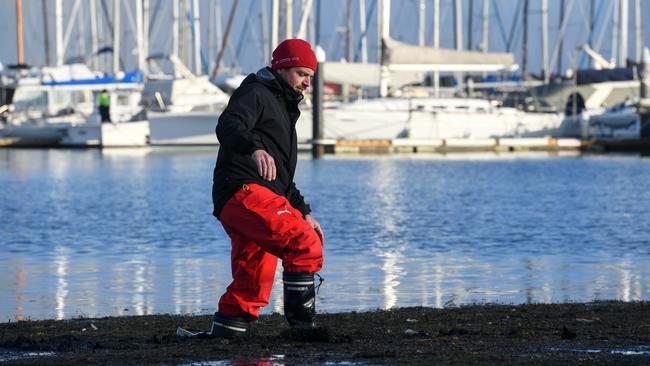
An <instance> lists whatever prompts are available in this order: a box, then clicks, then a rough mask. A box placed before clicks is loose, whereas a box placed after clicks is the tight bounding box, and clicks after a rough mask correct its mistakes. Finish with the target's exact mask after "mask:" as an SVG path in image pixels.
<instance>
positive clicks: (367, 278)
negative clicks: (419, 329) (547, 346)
mask: <svg viewBox="0 0 650 366" xmlns="http://www.w3.org/2000/svg"><path fill="white" fill-rule="evenodd" d="M213 164H214V152H211V151H207V152H200V151H192V152H191V153H174V152H173V151H171V152H170V151H168V150H165V151H162V152H160V151H156V149H151V151H147V152H146V153H145V154H132V153H126V152H120V153H117V152H116V153H106V152H99V151H96V150H89V151H83V150H52V151H46V150H24V151H23V150H19V151H15V150H1V151H0V186H2V187H3V191H4V195H3V199H2V200H0V212H2V216H3V220H0V232H2V233H3V235H2V238H1V239H0V277H1V278H5V279H8V280H7V281H0V319H2V320H5V319H6V320H8V319H16V320H23V319H28V318H32V319H39V318H56V319H64V318H70V317H75V316H79V315H82V316H105V315H135V314H138V315H141V314H154V313H176V314H179V313H211V312H213V311H214V310H215V308H216V306H217V301H218V298H219V296H220V295H221V294H222V292H223V290H224V289H225V287H226V286H227V285H228V283H229V282H230V280H231V277H230V241H229V239H228V237H227V236H226V235H225V233H223V230H222V229H221V228H220V226H219V223H218V222H217V221H216V220H214V218H212V217H211V216H210V212H211V201H210V183H211V179H212V177H211V174H212V166H213ZM299 164H300V168H299V170H298V175H297V176H296V179H297V181H298V186H299V187H300V188H301V190H302V191H304V192H305V193H306V196H307V198H308V200H309V201H310V203H311V204H312V207H313V208H314V210H315V213H316V214H317V217H318V219H319V221H320V222H321V223H322V224H323V225H324V227H325V228H326V231H327V234H328V235H327V236H328V240H327V242H326V245H325V267H324V270H323V273H322V275H323V277H325V279H326V282H325V283H324V285H323V287H322V288H321V289H320V291H319V294H318V303H319V305H318V307H319V310H322V311H327V312H336V311H347V310H367V309H375V308H391V307H395V306H411V305H425V306H435V307H439V308H440V307H445V306H454V305H460V304H466V303H472V302H502V303H534V302H543V303H548V302H559V301H592V300H596V299H600V300H602V299H617V300H621V301H637V300H648V299H650V291H649V290H650V267H649V266H648V265H647V264H648V263H650V252H648V249H647V248H648V244H649V241H648V239H647V233H646V232H645V230H644V229H643V227H642V225H638V222H648V221H650V210H649V209H648V208H647V207H648V206H647V205H644V204H641V203H643V202H648V201H650V191H648V190H638V189H635V188H634V187H642V186H644V184H645V182H647V181H649V180H650V161H646V160H639V159H636V158H629V157H607V158H589V157H581V158H579V159H574V158H556V157H548V156H542V155H535V156H534V158H530V157H528V156H527V157H524V158H518V157H516V156H514V155H508V156H507V157H494V156H489V155H488V156H485V155H481V156H480V157H470V156H442V157H441V156H435V157H427V156H422V155H420V156H417V157H398V158H395V157H381V158H367V157H366V158H344V159H340V158H327V159H323V160H319V161H312V160H305V159H301V160H300V162H299ZM612 177H616V178H612ZM281 268H282V267H281V266H278V270H277V273H276V278H275V285H274V288H273V291H272V293H271V301H270V305H269V306H268V307H267V308H265V309H264V312H266V313H269V312H273V311H276V312H282V303H283V302H282V283H281V282H282V276H281V270H282V269H281Z"/></svg>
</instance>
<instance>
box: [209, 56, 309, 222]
mask: <svg viewBox="0 0 650 366" xmlns="http://www.w3.org/2000/svg"><path fill="white" fill-rule="evenodd" d="M302 98H303V96H302V94H300V93H297V92H296V91H294V90H293V89H292V88H291V87H290V86H289V85H288V84H287V82H286V81H284V79H282V77H280V76H279V75H278V74H277V73H276V72H275V71H273V70H272V69H271V68H269V67H267V68H263V69H261V70H259V71H258V72H257V73H256V74H250V75H248V76H247V77H246V79H244V81H243V82H242V84H241V85H240V86H239V88H238V89H237V90H235V92H234V94H233V95H232V96H231V97H230V101H229V102H228V106H227V107H226V109H225V110H224V111H223V113H221V116H220V117H219V122H218V123H217V128H216V132H217V138H218V139H219V143H220V145H221V146H220V148H219V155H218V156H217V164H216V166H215V168H214V176H213V185H212V201H213V203H214V211H213V215H214V216H216V217H217V218H219V214H220V213H221V209H222V208H223V206H224V205H225V204H226V202H227V201H228V200H229V199H230V197H232V195H233V194H234V193H235V192H236V191H237V190H238V189H240V188H241V187H242V185H243V184H245V183H257V184H259V185H262V186H265V187H267V188H269V189H270V190H272V191H273V192H275V193H277V194H279V195H281V196H284V197H286V198H287V199H288V200H289V202H290V203H291V205H292V206H293V207H295V208H296V209H298V210H299V211H300V212H302V214H303V215H307V214H308V213H310V212H311V209H310V208H309V205H308V204H306V203H305V201H304V199H303V197H302V195H301V194H300V191H298V189H297V188H296V185H295V183H294V182H293V176H294V173H295V171H296V162H297V160H298V144H297V137H296V121H297V120H298V117H299V116H300V110H299V109H298V103H300V101H301V100H302ZM258 149H263V150H265V151H266V152H267V153H269V154H270V155H271V156H272V157H273V160H274V161H275V167H276V179H275V180H273V181H270V182H269V181H267V180H264V179H262V177H260V175H259V173H258V171H257V166H256V165H255V162H254V161H253V159H252V157H251V154H252V153H253V152H254V151H255V150H258Z"/></svg>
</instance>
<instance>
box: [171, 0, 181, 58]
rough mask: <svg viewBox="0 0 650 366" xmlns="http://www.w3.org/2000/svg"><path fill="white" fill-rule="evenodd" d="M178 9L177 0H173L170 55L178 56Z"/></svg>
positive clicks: (178, 3)
mask: <svg viewBox="0 0 650 366" xmlns="http://www.w3.org/2000/svg"><path fill="white" fill-rule="evenodd" d="M179 10H180V2H179V0H174V2H173V3H172V55H174V56H176V57H178V56H179V55H178V52H179V44H178V34H179V32H180V24H179V22H178V13H179Z"/></svg>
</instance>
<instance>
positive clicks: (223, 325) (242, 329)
mask: <svg viewBox="0 0 650 366" xmlns="http://www.w3.org/2000/svg"><path fill="white" fill-rule="evenodd" d="M213 323H214V324H213V326H214V325H218V326H220V327H223V328H227V329H230V330H234V331H236V332H245V331H246V328H237V327H233V326H232V325H226V324H223V323H219V322H213Z"/></svg>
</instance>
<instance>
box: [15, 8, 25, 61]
mask: <svg viewBox="0 0 650 366" xmlns="http://www.w3.org/2000/svg"><path fill="white" fill-rule="evenodd" d="M16 42H17V43H18V63H19V64H23V63H25V55H24V54H23V2H22V0H16Z"/></svg>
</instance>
